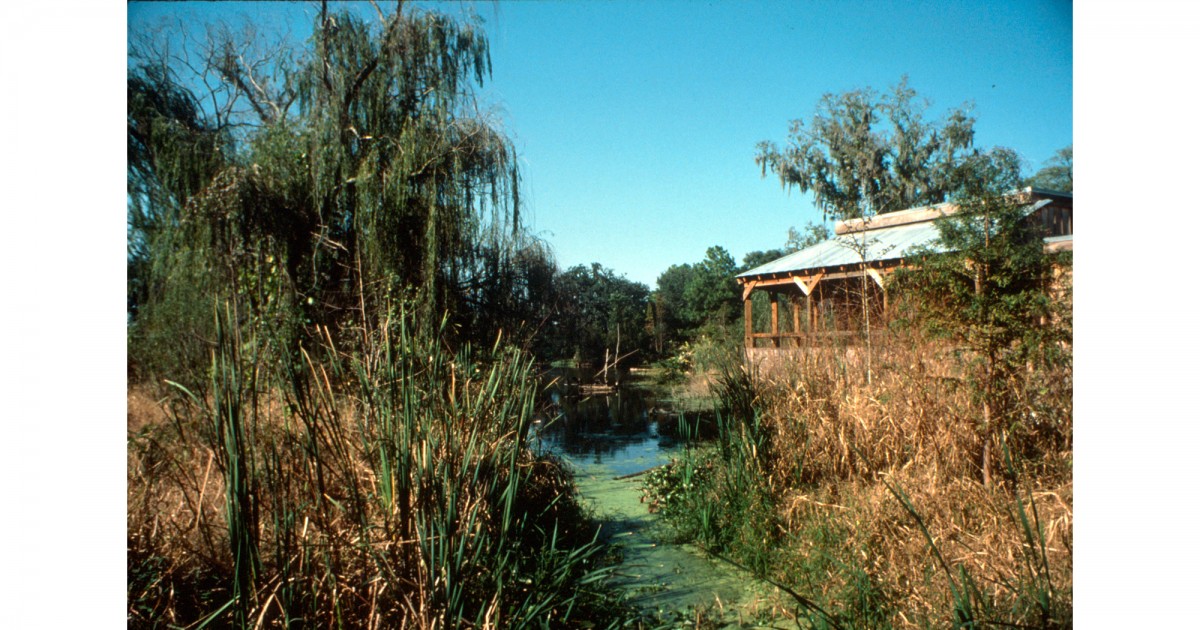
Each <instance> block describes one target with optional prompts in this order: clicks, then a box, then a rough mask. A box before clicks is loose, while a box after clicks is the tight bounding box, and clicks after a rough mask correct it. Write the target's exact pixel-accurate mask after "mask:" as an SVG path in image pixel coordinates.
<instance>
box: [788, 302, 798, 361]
mask: <svg viewBox="0 0 1200 630" xmlns="http://www.w3.org/2000/svg"><path fill="white" fill-rule="evenodd" d="M788 300H790V301H791V303H792V333H793V334H796V335H799V334H800V300H797V299H796V296H792V297H789V298H788ZM792 341H793V343H794V344H795V345H796V347H797V348H798V347H800V337H798V336H797V337H793V338H792Z"/></svg>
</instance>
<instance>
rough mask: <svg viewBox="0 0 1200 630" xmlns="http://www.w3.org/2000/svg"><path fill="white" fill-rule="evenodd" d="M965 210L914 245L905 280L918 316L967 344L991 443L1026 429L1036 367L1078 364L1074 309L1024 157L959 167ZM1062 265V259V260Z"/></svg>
mask: <svg viewBox="0 0 1200 630" xmlns="http://www.w3.org/2000/svg"><path fill="white" fill-rule="evenodd" d="M956 177H957V178H958V182H957V183H958V186H959V190H958V193H957V200H958V203H959V210H958V211H957V212H955V213H954V214H950V215H948V216H946V217H944V218H942V219H940V220H939V221H938V232H939V239H938V246H939V247H940V249H941V250H942V251H943V252H944V253H937V252H935V251H933V250H932V249H930V248H926V249H923V250H918V251H916V252H911V253H910V254H912V255H913V256H914V257H916V258H919V259H920V260H921V261H922V262H921V265H920V267H919V268H915V269H908V270H903V271H902V272H901V273H899V274H898V275H897V278H896V282H897V283H898V284H897V286H899V287H900V290H901V292H903V293H905V294H907V295H908V296H910V298H912V300H913V304H914V305H915V307H916V310H915V312H914V316H915V317H917V318H919V321H920V322H921V323H922V325H924V326H925V327H926V328H927V329H928V330H929V331H930V332H932V333H933V334H935V335H937V336H940V337H943V338H946V339H948V340H950V341H951V342H952V343H953V344H955V345H956V346H957V347H959V348H960V349H961V350H962V353H961V355H960V356H961V358H962V359H963V360H964V361H965V362H966V364H967V365H968V371H967V375H968V382H969V383H970V384H971V389H972V393H973V395H974V397H975V400H976V401H977V402H978V403H979V404H980V405H981V407H982V414H981V415H982V417H981V421H980V426H981V432H982V434H983V435H984V436H985V452H984V461H983V469H984V478H985V480H986V479H988V474H989V473H988V471H989V465H990V462H989V460H988V453H987V450H986V449H987V446H986V445H990V443H991V440H992V436H993V435H994V434H995V432H996V431H1014V430H1019V428H1020V425H1022V424H1023V423H1024V422H1025V421H1026V420H1030V419H1031V418H1029V417H1028V416H1027V415H1026V414H1025V413H1024V412H1025V411H1026V410H1028V409H1029V408H1030V403H1031V402H1032V401H1031V400H1028V399H1025V396H1027V395H1028V394H1030V393H1032V392H1031V390H1029V388H1027V387H1022V386H1021V384H1022V383H1024V382H1026V381H1027V380H1028V378H1027V377H1028V375H1029V372H1030V369H1031V368H1032V367H1033V366H1035V365H1036V366H1037V367H1052V366H1057V365H1062V364H1069V361H1070V353H1069V351H1068V350H1066V349H1065V346H1066V344H1068V343H1069V342H1070V328H1069V320H1070V317H1069V311H1065V312H1064V307H1065V308H1069V306H1065V305H1064V304H1062V303H1061V302H1055V301H1054V300H1052V299H1051V296H1050V293H1049V290H1050V286H1051V283H1052V279H1053V278H1052V275H1051V274H1052V270H1053V265H1054V263H1055V260H1054V259H1053V258H1052V257H1050V256H1047V255H1046V254H1045V253H1044V251H1043V243H1042V238H1041V237H1042V235H1041V232H1040V228H1039V226H1038V225H1037V224H1036V223H1035V222H1033V221H1030V220H1028V214H1029V212H1030V210H1031V208H1030V207H1029V206H1028V205H1027V204H1026V203H1023V202H1022V201H1020V200H1019V199H1018V198H1017V197H1015V196H1014V195H1013V194H1012V191H1013V190H1014V188H1015V187H1016V184H1017V182H1018V177H1019V167H1018V162H1017V158H1016V156H1015V154H1014V153H1013V152H1012V151H1009V150H1007V149H996V150H993V151H991V152H989V153H981V154H977V155H975V156H972V157H971V158H970V159H968V160H966V161H965V162H964V163H963V165H962V167H961V168H960V169H958V170H957V172H956ZM1059 262H1060V263H1061V261H1059Z"/></svg>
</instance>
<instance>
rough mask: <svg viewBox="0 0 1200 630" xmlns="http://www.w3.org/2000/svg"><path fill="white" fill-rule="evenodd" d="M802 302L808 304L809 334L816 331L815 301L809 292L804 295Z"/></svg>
mask: <svg viewBox="0 0 1200 630" xmlns="http://www.w3.org/2000/svg"><path fill="white" fill-rule="evenodd" d="M804 302H805V304H806V305H807V306H808V332H809V334H812V333H815V332H817V326H816V321H817V301H816V299H814V298H813V295H812V294H811V293H810V294H808V295H806V296H804Z"/></svg>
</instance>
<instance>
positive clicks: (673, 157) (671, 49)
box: [128, 0, 1072, 288]
mask: <svg viewBox="0 0 1200 630" xmlns="http://www.w3.org/2000/svg"><path fill="white" fill-rule="evenodd" d="M128 6H129V30H130V34H131V35H132V34H133V33H135V32H137V31H138V30H139V29H140V28H141V27H142V26H143V25H145V24H153V23H155V22H156V21H157V20H160V19H161V18H162V16H178V17H183V18H185V19H188V20H189V21H195V22H197V23H198V22H203V21H206V20H211V19H213V18H216V17H223V18H225V19H227V20H231V21H233V22H235V23H236V22H237V21H238V20H239V19H241V17H242V16H251V17H253V18H254V19H256V20H259V21H267V22H269V23H271V24H274V25H280V26H287V27H289V28H291V29H292V31H293V33H294V34H295V35H297V36H300V37H303V36H305V35H306V34H307V33H306V31H307V29H308V26H309V23H310V22H309V17H308V16H311V15H312V13H313V12H314V11H315V5H312V4H308V3H305V4H283V3H170V4H164V3H133V4H130V5H128ZM354 6H356V7H357V9H358V10H366V11H370V10H371V9H370V6H369V5H367V4H365V3H358V4H357V5H354ZM422 6H424V7H433V8H436V9H437V10H440V11H444V12H447V13H451V14H461V13H463V12H466V11H474V12H475V13H477V14H478V15H479V16H480V17H481V18H482V19H483V20H484V25H485V28H486V29H487V31H488V33H489V39H490V41H491V50H492V62H493V76H492V80H491V81H489V82H487V83H486V84H485V85H484V86H483V88H482V89H481V90H480V96H481V101H482V102H483V103H484V104H485V105H488V106H490V107H491V108H492V109H493V111H494V113H495V114H496V115H497V116H498V118H499V120H500V121H501V123H502V125H503V127H504V128H505V129H506V130H507V132H508V133H509V135H510V137H512V138H513V139H514V141H515V142H516V145H517V148H518V150H519V152H520V154H521V159H522V166H523V171H524V178H525V179H524V184H525V185H524V190H523V199H524V200H526V202H527V204H528V205H527V207H526V213H525V216H526V217H529V220H530V221H531V224H532V225H531V227H532V228H533V231H534V232H535V233H536V234H538V235H539V236H541V237H542V238H544V239H545V240H547V241H548V242H549V243H550V244H551V245H552V247H553V249H554V251H555V254H556V258H557V260H558V263H559V265H560V267H562V268H566V267H569V266H572V265H576V264H588V263H591V262H600V263H602V264H603V265H605V266H607V267H611V268H613V269H615V270H616V271H617V272H618V273H622V274H625V275H627V276H628V277H629V278H630V279H632V280H636V281H639V282H644V283H646V284H647V285H649V286H651V288H653V286H654V284H655V280H656V278H657V276H658V274H660V273H661V272H662V271H663V270H665V269H666V268H667V267H668V266H670V265H672V264H676V263H686V262H696V261H699V260H700V259H702V258H703V257H704V253H705V250H706V249H707V248H708V247H709V246H712V245H721V246H723V247H725V248H726V249H727V250H729V252H730V253H731V254H733V256H734V258H736V259H737V260H739V261H740V260H741V258H742V256H744V255H745V254H746V253H748V252H750V251H753V250H761V249H771V248H775V247H780V246H782V245H783V243H784V241H785V239H786V236H787V230H788V228H789V227H792V226H795V227H797V228H799V227H801V226H803V225H804V224H805V223H806V222H808V221H810V220H816V221H819V220H820V215H819V213H817V212H816V211H815V210H814V208H813V205H812V200H811V198H810V197H808V196H805V195H801V194H799V193H798V192H795V191H793V192H790V193H789V192H787V191H785V190H783V189H781V187H780V186H779V183H778V180H776V179H775V178H774V177H773V176H770V175H769V176H768V177H767V178H763V177H762V176H761V171H760V169H759V167H758V166H757V165H755V163H754V155H755V147H756V145H757V143H758V142H760V141H762V140H772V141H775V142H779V143H783V142H784V141H785V140H786V134H787V129H788V125H789V122H790V121H791V120H792V119H795V118H807V117H809V116H810V115H811V114H812V112H813V111H814V109H815V107H816V104H817V102H818V100H819V99H820V97H821V95H822V94H825V93H828V92H834V93H836V92H842V91H845V90H849V89H854V88H858V87H864V86H871V87H873V88H875V89H877V90H886V89H888V88H889V87H890V86H892V85H894V84H895V83H896V82H897V81H898V80H899V79H900V77H901V76H902V75H908V77H909V83H910V85H911V86H912V87H913V88H914V89H916V90H917V92H918V93H919V94H920V95H922V96H923V97H925V98H927V99H929V101H930V103H931V105H930V109H929V111H928V115H930V116H932V117H935V118H936V117H940V116H941V115H942V114H943V113H944V112H946V111H947V110H948V109H949V108H951V107H954V106H958V105H962V104H964V103H971V104H972V113H973V114H974V115H975V116H976V118H977V121H978V122H977V125H976V130H977V137H976V141H977V144H978V145H980V146H983V147H991V146H995V145H1001V146H1008V147H1011V148H1013V149H1015V150H1016V151H1017V152H1018V153H1019V154H1020V155H1021V156H1022V157H1023V158H1024V159H1025V160H1026V162H1027V169H1028V170H1029V171H1030V172H1032V171H1034V170H1036V169H1037V168H1039V167H1040V166H1042V165H1043V163H1044V162H1045V161H1046V160H1047V159H1049V158H1050V157H1051V156H1052V155H1053V154H1054V152H1055V151H1056V150H1057V149H1059V148H1061V147H1064V146H1066V145H1068V144H1071V143H1072V16H1071V4H1070V3H1069V2H1062V1H1049V0H1030V1H1026V2H1015V1H1009V0H1005V1H996V2H949V1H947V2H911V3H908V2H905V3H901V2H832V1H830V2H798V1H790V2H767V1H759V2H754V1H745V2H742V1H739V2H733V1H714V2H666V1H649V2H625V1H599V0H593V1H573V2H564V1H549V0H547V1H540V2H534V1H526V2H497V3H490V2H489V3H461V2H444V3H425V4H423V5H422Z"/></svg>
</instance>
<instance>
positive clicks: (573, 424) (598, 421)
mask: <svg viewBox="0 0 1200 630" xmlns="http://www.w3.org/2000/svg"><path fill="white" fill-rule="evenodd" d="M618 378H619V379H620V382H621V383H623V385H622V386H621V387H619V388H617V389H615V390H613V391H611V393H608V392H604V393H585V392H586V390H581V388H580V386H579V383H585V384H586V383H589V382H592V379H590V378H581V376H580V370H567V369H557V370H552V371H551V372H550V373H549V374H548V375H547V379H548V382H549V383H550V384H549V385H548V387H547V389H546V398H545V402H544V404H543V406H542V409H541V414H540V419H541V421H542V422H541V423H540V424H541V430H540V431H539V434H540V436H541V440H542V442H543V444H544V446H545V447H547V448H548V449H549V450H551V451H553V452H555V453H558V454H560V455H564V456H566V457H567V458H568V459H570V460H575V461H576V462H578V463H583V462H587V463H589V464H593V465H606V467H607V468H608V469H610V470H611V471H612V473H613V474H614V475H624V474H630V473H634V472H638V471H639V470H644V469H646V468H648V467H651V466H655V465H658V464H660V463H665V462H666V461H667V460H668V458H669V453H670V452H671V451H673V450H674V449H675V448H676V447H677V446H678V445H679V440H678V439H677V437H676V435H677V431H676V427H677V425H678V420H677V418H676V417H675V416H674V415H673V414H671V413H670V412H669V411H667V410H666V408H665V407H664V403H665V400H664V399H663V398H662V397H661V396H660V393H659V392H657V391H655V389H654V388H653V387H652V386H651V385H650V384H649V383H646V382H644V381H640V380H638V379H637V377H636V375H634V377H633V378H630V375H629V374H627V373H623V374H621V375H619V376H618Z"/></svg>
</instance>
